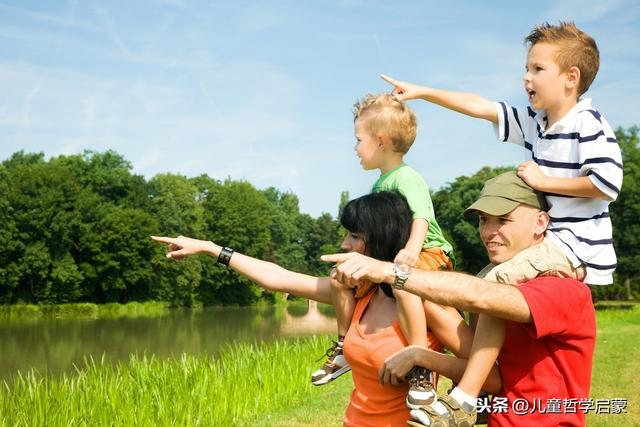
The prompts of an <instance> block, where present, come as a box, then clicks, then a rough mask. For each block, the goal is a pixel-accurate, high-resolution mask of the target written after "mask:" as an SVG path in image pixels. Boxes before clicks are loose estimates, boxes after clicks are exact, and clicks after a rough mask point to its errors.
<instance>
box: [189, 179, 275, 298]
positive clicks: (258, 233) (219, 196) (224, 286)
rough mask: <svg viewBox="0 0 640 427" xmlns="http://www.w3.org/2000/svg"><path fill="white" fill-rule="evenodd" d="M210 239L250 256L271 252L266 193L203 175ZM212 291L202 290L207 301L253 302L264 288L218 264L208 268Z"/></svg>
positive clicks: (207, 227)
mask: <svg viewBox="0 0 640 427" xmlns="http://www.w3.org/2000/svg"><path fill="white" fill-rule="evenodd" d="M198 188H199V189H200V190H203V189H206V197H205V198H204V199H203V207H204V209H205V232H206V233H207V236H208V237H207V238H208V239H209V240H213V241H215V242H217V243H219V244H223V245H226V246H229V247H232V248H233V249H235V250H238V251H239V252H242V253H245V254H247V255H250V256H253V257H256V258H260V259H264V258H265V257H267V255H268V254H269V242H270V240H271V232H270V227H271V223H270V221H271V218H270V215H269V213H270V207H269V202H268V200H267V198H266V197H265V195H264V194H263V193H262V192H260V191H258V190H257V189H255V188H254V187H253V186H252V185H251V184H250V183H248V182H245V181H232V180H230V179H228V180H226V181H225V182H224V183H223V184H222V185H217V184H216V183H215V182H209V183H208V184H206V181H205V180H204V178H202V177H201V178H200V182H199V184H198ZM206 280H207V282H206V283H207V285H208V286H211V287H212V289H210V292H203V297H205V296H206V301H207V303H225V304H252V303H255V302H257V301H258V300H259V299H260V298H261V297H262V295H263V290H262V289H261V288H260V287H258V286H257V285H255V284H253V283H251V282H250V281H249V280H247V279H244V278H242V277H240V276H238V275H237V274H235V273H233V272H232V271H229V270H226V269H224V268H220V267H219V266H215V268H211V269H207V270H206Z"/></svg>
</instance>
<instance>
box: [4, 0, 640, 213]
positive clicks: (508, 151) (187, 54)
mask: <svg viewBox="0 0 640 427" xmlns="http://www.w3.org/2000/svg"><path fill="white" fill-rule="evenodd" d="M532 4H533V3H531V2H528V3H526V5H527V6H526V7H525V6H524V5H525V3H523V2H507V1H505V2H477V1H459V2H442V1H396V2H377V1H348V0H344V1H315V2H312V1H305V2H300V1H293V0H291V1H237V2H229V1H225V2H219V1H188V0H162V1H134V0H128V1H120V0H112V1H102V2H101V1H67V2H63V1H44V0H42V1H20V2H15V1H1V0H0V87H2V96H1V97H0V159H5V158H7V157H8V156H10V155H11V154H12V153H14V152H15V151H18V150H25V151H28V152H37V151H42V152H44V153H45V154H46V156H47V157H49V156H57V155H61V154H74V153H78V152H81V151H83V150H85V149H90V150H96V151H104V150H107V149H113V150H116V151H117V152H119V153H121V154H122V155H124V156H125V157H126V158H127V159H128V160H130V161H131V162H132V164H133V167H134V172H135V173H139V174H143V175H145V176H146V177H147V178H151V177H152V176H153V175H155V174H157V173H162V172H174V173H181V174H183V175H186V176H196V175H199V174H201V173H206V174H208V175H209V176H211V177H214V178H218V179H224V178H226V177H229V176H230V177H232V178H234V179H246V180H248V181H250V182H251V183H253V184H254V185H255V186H257V187H258V188H265V187H268V186H274V187H276V188H278V189H280V190H283V191H292V192H294V193H296V194H297V195H298V196H299V198H300V207H301V209H302V211H304V212H307V213H310V214H312V215H314V216H316V215H319V214H320V213H321V212H322V211H325V212H330V213H331V214H335V213H336V211H337V206H338V202H339V196H340V193H341V191H344V190H348V191H349V192H350V194H351V196H352V197H355V196H358V195H361V194H364V193H366V192H367V191H368V190H369V188H370V186H371V184H372V183H373V182H374V181H375V179H376V178H377V173H376V172H375V171H369V172H365V171H363V170H362V169H361V168H360V166H359V163H358V159H357V158H356V156H355V152H354V151H353V145H354V137H353V122H352V113H351V107H352V105H353V103H354V102H355V101H356V100H357V99H358V98H359V97H361V96H362V95H364V94H365V93H367V92H372V93H377V92H382V91H386V90H389V89H390V88H389V87H388V86H387V85H386V84H385V83H384V82H383V81H382V80H380V79H379V77H378V76H379V74H380V73H385V74H388V75H391V76H393V77H395V78H397V79H401V80H408V81H412V82H416V83H422V84H425V85H430V86H435V87H440V88H445V89H452V90H464V91H471V92H477V93H479V94H481V95H483V96H485V97H488V98H490V99H496V100H498V99H499V100H503V99H504V100H507V101H510V102H511V103H513V104H514V105H524V104H525V103H526V97H525V95H524V90H523V88H522V74H523V69H524V59H525V55H526V50H525V47H524V45H523V42H522V40H523V38H524V36H526V35H527V34H528V32H529V31H530V29H531V28H532V27H533V25H535V24H538V23H541V22H543V21H550V22H557V21H558V20H560V19H562V20H573V21H575V22H576V23H577V24H578V26H579V27H580V28H582V29H583V30H584V31H586V32H588V33H589V34H591V35H592V36H593V37H594V38H595V39H596V41H597V43H598V46H599V48H600V55H601V67H600V72H599V74H598V76H597V77H596V80H595V82H594V84H593V85H592V87H591V90H590V91H589V93H588V96H589V97H592V98H593V101H594V105H595V106H596V108H598V109H599V110H600V111H601V112H602V113H603V115H604V116H605V117H606V118H607V120H608V121H609V123H610V124H611V125H612V126H613V127H614V128H615V127H618V126H623V127H629V126H632V125H635V124H638V125H640V114H639V113H637V111H638V110H635V109H636V108H638V107H637V106H636V105H634V104H633V102H634V101H635V102H636V103H637V102H638V101H640V3H638V2H637V1H634V0H630V1H617V0H609V1H606V2H603V1H602V0H600V1H591V0H579V1H560V2H558V1H537V2H536V3H535V4H536V6H535V7H532V6H531V5H532ZM410 105H411V106H412V107H413V108H414V109H415V110H416V113H417V115H418V120H419V131H418V138H417V140H416V142H415V144H414V146H413V147H412V149H411V151H410V152H409V154H408V156H407V157H406V159H407V162H408V163H410V164H411V165H412V166H413V167H414V168H416V169H417V170H418V171H419V172H420V173H422V175H423V176H424V178H425V180H426V181H427V183H428V184H429V185H430V187H431V188H432V189H437V188H439V187H440V186H441V185H443V184H445V183H446V182H449V181H452V180H453V179H454V178H455V177H457V176H459V175H468V174H471V173H473V172H475V171H477V170H478V169H479V168H481V167H482V166H487V165H489V166H498V165H510V164H516V163H518V162H520V161H522V160H523V159H524V154H523V152H521V151H520V150H519V149H518V148H517V147H508V146H505V145H501V144H499V143H497V142H495V140H494V133H493V130H492V128H491V126H490V125H489V124H488V123H485V122H481V121H478V120H474V119H471V118H467V117H465V116H462V115H459V114H456V113H453V112H449V111H445V110H443V109H441V108H439V107H436V106H433V105H429V104H427V103H425V102H422V101H412V102H411V104H410ZM634 111H636V112H634Z"/></svg>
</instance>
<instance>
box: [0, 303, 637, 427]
mask: <svg viewBox="0 0 640 427" xmlns="http://www.w3.org/2000/svg"><path fill="white" fill-rule="evenodd" d="M597 320H598V341H597V348H596V354H595V359H594V368H593V381H592V387H591V397H592V399H594V400H595V399H613V398H625V399H628V408H627V412H628V413H626V414H621V415H620V414H618V415H606V414H590V415H589V416H588V417H587V425H589V426H603V427H604V426H637V425H640V411H639V410H638V404H639V403H640V401H639V400H638V397H637V396H638V395H640V383H638V382H637V381H636V379H637V377H638V375H637V368H638V360H640V346H638V342H640V307H635V308H634V309H631V310H610V311H602V312H598V313H597ZM328 343H329V340H328V339H327V338H317V337H311V338H306V339H294V340H280V341H276V342H274V343H270V344H259V345H255V344H253V345H252V344H238V345H234V346H230V347H227V348H226V349H225V350H224V351H222V352H221V354H220V356H219V357H217V358H215V359H213V358H210V357H205V356H200V357H194V356H182V357H181V358H180V359H179V360H159V359H156V358H147V357H131V358H130V359H129V361H128V362H127V363H119V364H117V365H111V364H109V363H108V362H106V361H105V360H104V359H103V360H98V361H93V360H89V361H87V362H86V366H84V367H82V368H79V369H78V371H77V373H76V374H74V375H65V376H62V377H60V378H52V377H45V378H41V377H39V376H38V375H35V374H34V373H27V374H24V375H20V376H18V377H17V378H15V379H14V381H13V382H12V383H11V385H10V386H9V385H7V384H5V385H4V387H0V426H68V425H80V426H85V425H90V426H129V425H135V426H156V425H161V426H165V425H172V426H173V425H179V426H245V425H246V426H252V427H255V426H308V425H312V426H322V427H326V426H333V425H340V424H341V422H342V416H343V414H344V410H345V408H346V404H347V402H348V399H349V392H350V390H351V388H352V384H351V381H350V378H342V379H340V380H338V381H336V382H335V383H332V384H330V385H327V386H324V387H319V388H314V387H313V386H312V385H311V384H310V383H309V379H308V378H309V373H310V372H312V371H313V370H315V369H316V368H317V367H318V363H319V362H317V361H316V359H317V357H319V356H320V355H321V354H322V353H323V352H324V350H325V349H326V347H327V345H328ZM347 377H348V376H347ZM441 385H442V384H441ZM443 387H444V385H443ZM444 388H445V389H446V387H444ZM441 390H442V387H441Z"/></svg>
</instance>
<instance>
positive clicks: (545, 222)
mask: <svg viewBox="0 0 640 427" xmlns="http://www.w3.org/2000/svg"><path fill="white" fill-rule="evenodd" d="M547 227H549V214H548V213H546V212H545V211H538V214H537V215H536V226H535V229H534V231H535V233H536V234H540V235H544V233H545V231H547Z"/></svg>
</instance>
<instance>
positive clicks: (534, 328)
mask: <svg viewBox="0 0 640 427" xmlns="http://www.w3.org/2000/svg"><path fill="white" fill-rule="evenodd" d="M518 289H519V290H520V292H522V295H523V296H524V298H525V300H526V301H527V304H528V306H529V310H530V311H531V317H532V318H533V323H517V322H507V329H506V335H505V340H504V346H503V347H502V350H501V351H500V355H499V356H498V363H499V367H500V372H501V374H502V391H501V392H500V394H498V395H497V397H498V398H502V399H503V401H504V398H505V397H506V399H507V403H506V405H505V406H506V411H505V412H500V413H496V412H495V408H496V401H495V398H494V403H493V405H492V413H491V415H490V417H489V426H536V427H538V426H553V427H556V426H582V425H584V424H585V415H584V413H583V412H581V410H580V406H579V405H576V404H575V403H574V402H578V401H579V400H580V399H586V398H588V396H589V386H590V384H591V365H592V361H593V350H594V346H595V338H596V322H595V311H594V307H593V303H592V300H591V291H590V290H589V288H588V287H587V286H586V285H584V284H583V283H581V282H578V281H576V280H573V279H563V278H558V277H538V278H536V279H533V280H531V281H529V282H526V283H523V284H521V285H519V286H518ZM518 399H519V400H518ZM516 401H517V402H518V403H517V405H519V406H518V408H519V409H516V410H514V402H516ZM524 401H526V404H525V402H524ZM525 408H527V409H526V410H525ZM541 409H542V410H543V411H546V412H544V413H541ZM518 412H524V414H522V415H521V414H519V413H518Z"/></svg>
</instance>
